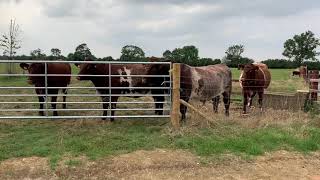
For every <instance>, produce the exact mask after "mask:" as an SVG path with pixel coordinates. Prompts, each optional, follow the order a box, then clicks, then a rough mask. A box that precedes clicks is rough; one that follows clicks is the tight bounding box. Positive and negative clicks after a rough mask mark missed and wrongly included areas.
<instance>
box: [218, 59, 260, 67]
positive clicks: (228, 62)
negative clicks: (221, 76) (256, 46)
mask: <svg viewBox="0 0 320 180" xmlns="http://www.w3.org/2000/svg"><path fill="white" fill-rule="evenodd" d="M224 63H226V65H227V66H229V67H233V68H235V67H238V65H239V64H249V63H254V60H252V59H250V58H247V57H232V58H231V59H224Z"/></svg>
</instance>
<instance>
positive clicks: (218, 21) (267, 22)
mask: <svg viewBox="0 0 320 180" xmlns="http://www.w3.org/2000/svg"><path fill="white" fill-rule="evenodd" d="M0 12H1V16H0V33H1V34H3V33H4V32H7V30H8V26H9V22H10V19H11V18H15V19H16V21H17V23H18V24H19V25H20V27H21V29H22V31H23V32H22V34H21V38H22V42H23V43H22V48H21V49H20V50H19V52H18V54H29V53H30V51H31V50H33V49H36V48H41V49H42V50H44V52H45V53H46V54H50V49H51V48H59V49H61V50H62V53H63V54H64V55H66V54H68V53H69V52H74V49H75V47H76V46H77V45H79V44H81V43H87V44H88V46H89V48H90V49H91V52H92V53H93V54H94V55H96V56H97V57H105V56H110V55H111V56H113V57H114V58H118V57H119V56H120V52H121V48H122V47H123V46H125V45H128V44H133V45H137V46H139V47H141V48H142V49H143V50H144V52H145V53H146V56H162V53H163V52H164V51H165V50H166V49H169V50H173V49H174V48H176V47H182V46H185V45H195V46H196V47H198V48H199V53H200V57H211V58H222V57H223V56H224V55H225V54H224V52H225V50H226V48H227V47H228V46H230V45H232V44H243V45H244V46H245V52H244V54H243V55H244V56H246V57H250V58H253V59H255V60H258V61H260V60H264V59H267V58H282V55H281V54H282V51H283V43H284V41H285V40H286V39H288V38H291V37H292V36H293V35H294V34H300V33H302V32H305V31H307V30H311V31H313V32H314V33H315V34H316V36H318V37H319V35H320V0H0Z"/></svg>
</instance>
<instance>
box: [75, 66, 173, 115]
mask: <svg viewBox="0 0 320 180" xmlns="http://www.w3.org/2000/svg"><path fill="white" fill-rule="evenodd" d="M77 66H78V67H79V68H80V71H79V75H106V76H78V77H77V79H78V80H80V81H82V80H90V81H91V82H92V83H93V84H94V86H95V87H96V90H97V92H98V93H99V94H101V95H104V96H101V99H102V101H103V102H104V103H103V109H104V111H103V116H107V109H108V107H109V103H106V102H109V101H111V102H112V103H111V109H116V103H115V102H117V101H118V99H119V96H114V95H115V94H135V93H137V96H135V97H138V94H147V93H149V92H150V93H151V94H150V96H152V94H164V91H163V90H153V89H151V90H150V89H135V88H134V87H160V86H161V84H156V85H155V84H147V83H146V81H147V80H146V79H147V78H146V77H131V76H130V75H146V74H147V72H148V70H149V68H150V67H152V66H153V65H151V64H146V65H144V64H92V63H84V64H78V65H77ZM109 66H111V67H109ZM109 70H110V72H109ZM168 74H169V72H168ZM108 75H123V76H111V77H109V76H108ZM109 80H111V82H109ZM161 83H162V82H161ZM109 85H110V87H113V88H112V89H111V90H109V89H108V87H109ZM114 87H127V88H121V89H115V88H114ZM109 94H113V96H111V99H109V96H105V95H109ZM130 97H132V96H130ZM135 97H134V98H135ZM153 99H154V101H155V106H156V111H155V113H156V114H158V115H162V114H163V110H159V109H162V108H163V103H157V102H164V97H163V96H155V95H154V96H153ZM111 116H114V111H113V110H112V111H111ZM102 119H103V120H105V119H106V118H102ZM110 121H114V118H112V117H111V118H110Z"/></svg>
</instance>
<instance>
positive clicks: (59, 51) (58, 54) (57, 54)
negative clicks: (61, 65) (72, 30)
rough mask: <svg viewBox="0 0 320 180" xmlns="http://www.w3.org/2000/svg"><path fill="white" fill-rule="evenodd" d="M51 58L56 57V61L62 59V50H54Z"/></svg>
mask: <svg viewBox="0 0 320 180" xmlns="http://www.w3.org/2000/svg"><path fill="white" fill-rule="evenodd" d="M51 56H53V57H55V58H56V59H59V58H60V57H61V50H60V49H58V48H52V49H51Z"/></svg>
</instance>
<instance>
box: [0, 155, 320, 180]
mask: <svg viewBox="0 0 320 180" xmlns="http://www.w3.org/2000/svg"><path fill="white" fill-rule="evenodd" d="M64 161H66V160H64ZM73 161H76V162H77V161H80V162H81V163H76V164H75V165H72V163H71V165H66V163H59V167H57V169H56V170H54V171H52V170H50V169H49V167H48V165H47V163H48V161H47V160H46V159H45V158H37V157H32V158H22V159H12V160H7V161H4V162H2V163H1V164H0V179H23V178H25V179H314V180H318V179H320V153H319V152H318V153H313V154H310V155H302V154H299V153H293V152H287V151H278V152H274V153H269V154H266V155H264V156H260V157H257V158H255V159H254V160H250V161H247V160H243V159H240V158H239V157H235V156H232V155H226V156H225V157H224V158H222V160H221V159H220V160H219V161H213V162H212V163H210V164H206V165H204V164H203V163H200V158H199V157H197V156H195V155H193V154H191V153H189V152H186V151H182V150H163V149H157V150H154V151H143V150H141V151H136V152H133V153H129V154H123V155H119V156H115V157H112V158H105V159H100V160H97V161H90V160H88V159H87V158H85V157H79V158H75V159H73Z"/></svg>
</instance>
